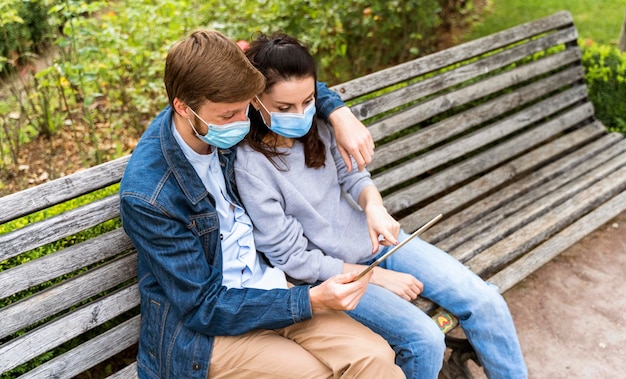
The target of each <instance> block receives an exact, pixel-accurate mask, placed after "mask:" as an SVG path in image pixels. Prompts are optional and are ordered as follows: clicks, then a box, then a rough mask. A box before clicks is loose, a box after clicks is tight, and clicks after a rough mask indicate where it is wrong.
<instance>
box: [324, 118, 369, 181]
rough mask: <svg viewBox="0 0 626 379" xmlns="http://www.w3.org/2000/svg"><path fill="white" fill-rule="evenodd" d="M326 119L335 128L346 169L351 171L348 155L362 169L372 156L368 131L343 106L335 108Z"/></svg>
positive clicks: (350, 161)
mask: <svg viewBox="0 0 626 379" xmlns="http://www.w3.org/2000/svg"><path fill="white" fill-rule="evenodd" d="M328 120H329V121H330V123H331V125H332V126H333V128H334V129H335V138H336V139H337V147H338V148H339V152H340V153H341V157H342V158H343V160H344V161H345V162H346V167H347V168H348V171H352V160H351V159H350V156H352V157H353V158H354V160H355V161H356V163H357V165H358V166H359V171H361V170H363V169H364V168H365V165H367V164H369V163H370V162H371V161H372V158H373V157H374V140H373V139H372V135H371V134H370V131H369V130H368V129H367V127H365V125H363V123H362V122H361V121H359V119H358V118H356V116H355V115H354V114H353V113H352V111H350V108H348V107H345V106H344V107H340V108H337V109H335V110H334V111H333V112H332V113H331V114H330V116H329V117H328Z"/></svg>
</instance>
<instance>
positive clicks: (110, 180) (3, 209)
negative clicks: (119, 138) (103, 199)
mask: <svg viewBox="0 0 626 379" xmlns="http://www.w3.org/2000/svg"><path fill="white" fill-rule="evenodd" d="M129 158H130V155H127V156H125V157H121V158H118V159H115V160H113V161H110V162H107V163H103V164H101V165H98V166H94V167H91V168H88V169H86V170H83V171H80V172H77V173H74V174H71V175H68V176H65V177H63V178H59V179H55V180H52V181H50V182H47V183H44V184H41V185H39V186H37V187H33V188H29V189H25V190H23V191H20V192H16V193H13V194H11V195H7V196H4V197H2V198H0V224H3V223H5V222H7V221H10V220H14V219H16V218H18V217H22V216H25V215H27V214H30V213H33V212H36V211H39V210H42V209H44V208H48V207H51V206H53V205H56V204H59V203H62V202H64V201H67V200H70V199H73V198H75V197H78V196H80V195H84V194H86V193H89V192H92V191H95V190H97V189H100V188H104V187H107V186H110V185H111V184H115V183H117V182H119V181H120V179H121V177H122V174H123V172H124V168H125V167H126V163H127V162H128V159H129ZM15 204H20V206H19V207H16V206H15Z"/></svg>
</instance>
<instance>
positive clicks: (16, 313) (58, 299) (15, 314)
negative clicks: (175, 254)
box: [0, 253, 138, 338]
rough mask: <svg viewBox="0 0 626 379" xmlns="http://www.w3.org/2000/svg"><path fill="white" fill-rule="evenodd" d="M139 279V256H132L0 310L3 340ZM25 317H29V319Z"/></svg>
mask: <svg viewBox="0 0 626 379" xmlns="http://www.w3.org/2000/svg"><path fill="white" fill-rule="evenodd" d="M136 276H137V254H135V253H133V254H130V255H127V256H125V257H122V258H120V259H116V260H114V261H112V262H110V263H107V264H106V265H103V266H100V267H98V268H95V269H93V270H89V271H87V272H85V273H83V274H81V275H79V276H76V277H73V278H71V279H69V280H67V281H65V282H63V283H60V284H58V285H56V286H53V287H50V288H48V289H46V290H44V291H41V292H39V293H36V294H34V295H32V296H30V297H28V298H26V299H23V300H21V301H19V302H17V303H13V304H11V305H9V306H6V307H4V308H2V309H0V323H1V324H2V330H1V331H0V338H4V337H6V336H8V335H10V334H12V333H15V332H17V331H19V330H21V329H24V328H26V327H28V326H29V325H32V324H35V323H37V322H39V321H41V320H44V319H46V318H47V317H50V316H52V315H55V314H56V313H58V312H60V311H62V310H65V309H69V308H70V307H72V306H74V305H77V304H79V303H80V302H82V301H85V300H87V299H89V298H90V297H92V296H95V295H97V294H99V293H101V292H104V291H106V290H109V289H112V288H114V287H115V286H117V285H119V284H121V283H124V282H126V281H128V280H130V279H133V278H135V277H136ZM136 304H138V299H137V303H136ZM24 314H28V318H26V317H24Z"/></svg>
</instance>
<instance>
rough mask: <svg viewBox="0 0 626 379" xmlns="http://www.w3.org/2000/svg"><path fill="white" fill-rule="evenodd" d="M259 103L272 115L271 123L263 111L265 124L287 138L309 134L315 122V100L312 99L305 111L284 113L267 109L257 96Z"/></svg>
mask: <svg viewBox="0 0 626 379" xmlns="http://www.w3.org/2000/svg"><path fill="white" fill-rule="evenodd" d="M256 99H257V101H258V102H259V104H261V106H262V107H263V109H265V111H266V112H267V113H269V115H270V125H268V124H267V121H265V118H264V117H263V112H260V113H261V118H262V119H263V122H264V123H265V125H266V126H267V127H268V128H269V129H270V130H271V131H272V132H274V133H276V134H279V135H281V136H283V137H287V138H300V137H302V136H304V135H305V134H307V133H308V132H309V130H310V129H311V124H312V123H313V117H315V102H314V101H312V102H311V104H309V105H308V106H307V107H306V108H304V113H303V114H299V113H283V112H270V111H269V110H267V108H266V107H265V105H263V103H262V102H261V100H260V99H259V98H258V97H257V98H256Z"/></svg>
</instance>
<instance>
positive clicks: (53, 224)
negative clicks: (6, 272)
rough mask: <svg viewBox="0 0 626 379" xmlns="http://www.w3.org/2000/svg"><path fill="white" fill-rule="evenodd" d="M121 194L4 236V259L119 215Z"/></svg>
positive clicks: (0, 241) (1, 257)
mask: <svg viewBox="0 0 626 379" xmlns="http://www.w3.org/2000/svg"><path fill="white" fill-rule="evenodd" d="M119 213H120V200H119V195H118V194H115V195H111V196H109V197H106V198H104V199H101V200H98V201H95V202H93V203H90V204H86V205H84V206H81V207H79V208H76V209H72V210H70V211H67V212H65V213H62V214H60V215H57V216H54V217H51V218H48V219H46V220H43V221H40V222H37V223H35V224H32V225H28V226H26V227H24V228H22V229H18V230H16V231H13V232H10V233H7V234H3V235H0V246H2V250H0V260H4V259H8V258H12V257H14V256H16V255H19V254H21V253H23V252H26V251H29V250H32V249H34V248H37V247H40V246H43V245H46V244H48V243H51V242H55V241H58V240H60V239H62V238H65V237H68V236H71V235H73V234H76V233H77V232H79V231H83V230H85V229H88V228H91V227H93V226H96V225H99V224H101V223H103V222H105V221H108V220H112V219H114V218H116V217H118V216H119Z"/></svg>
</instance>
